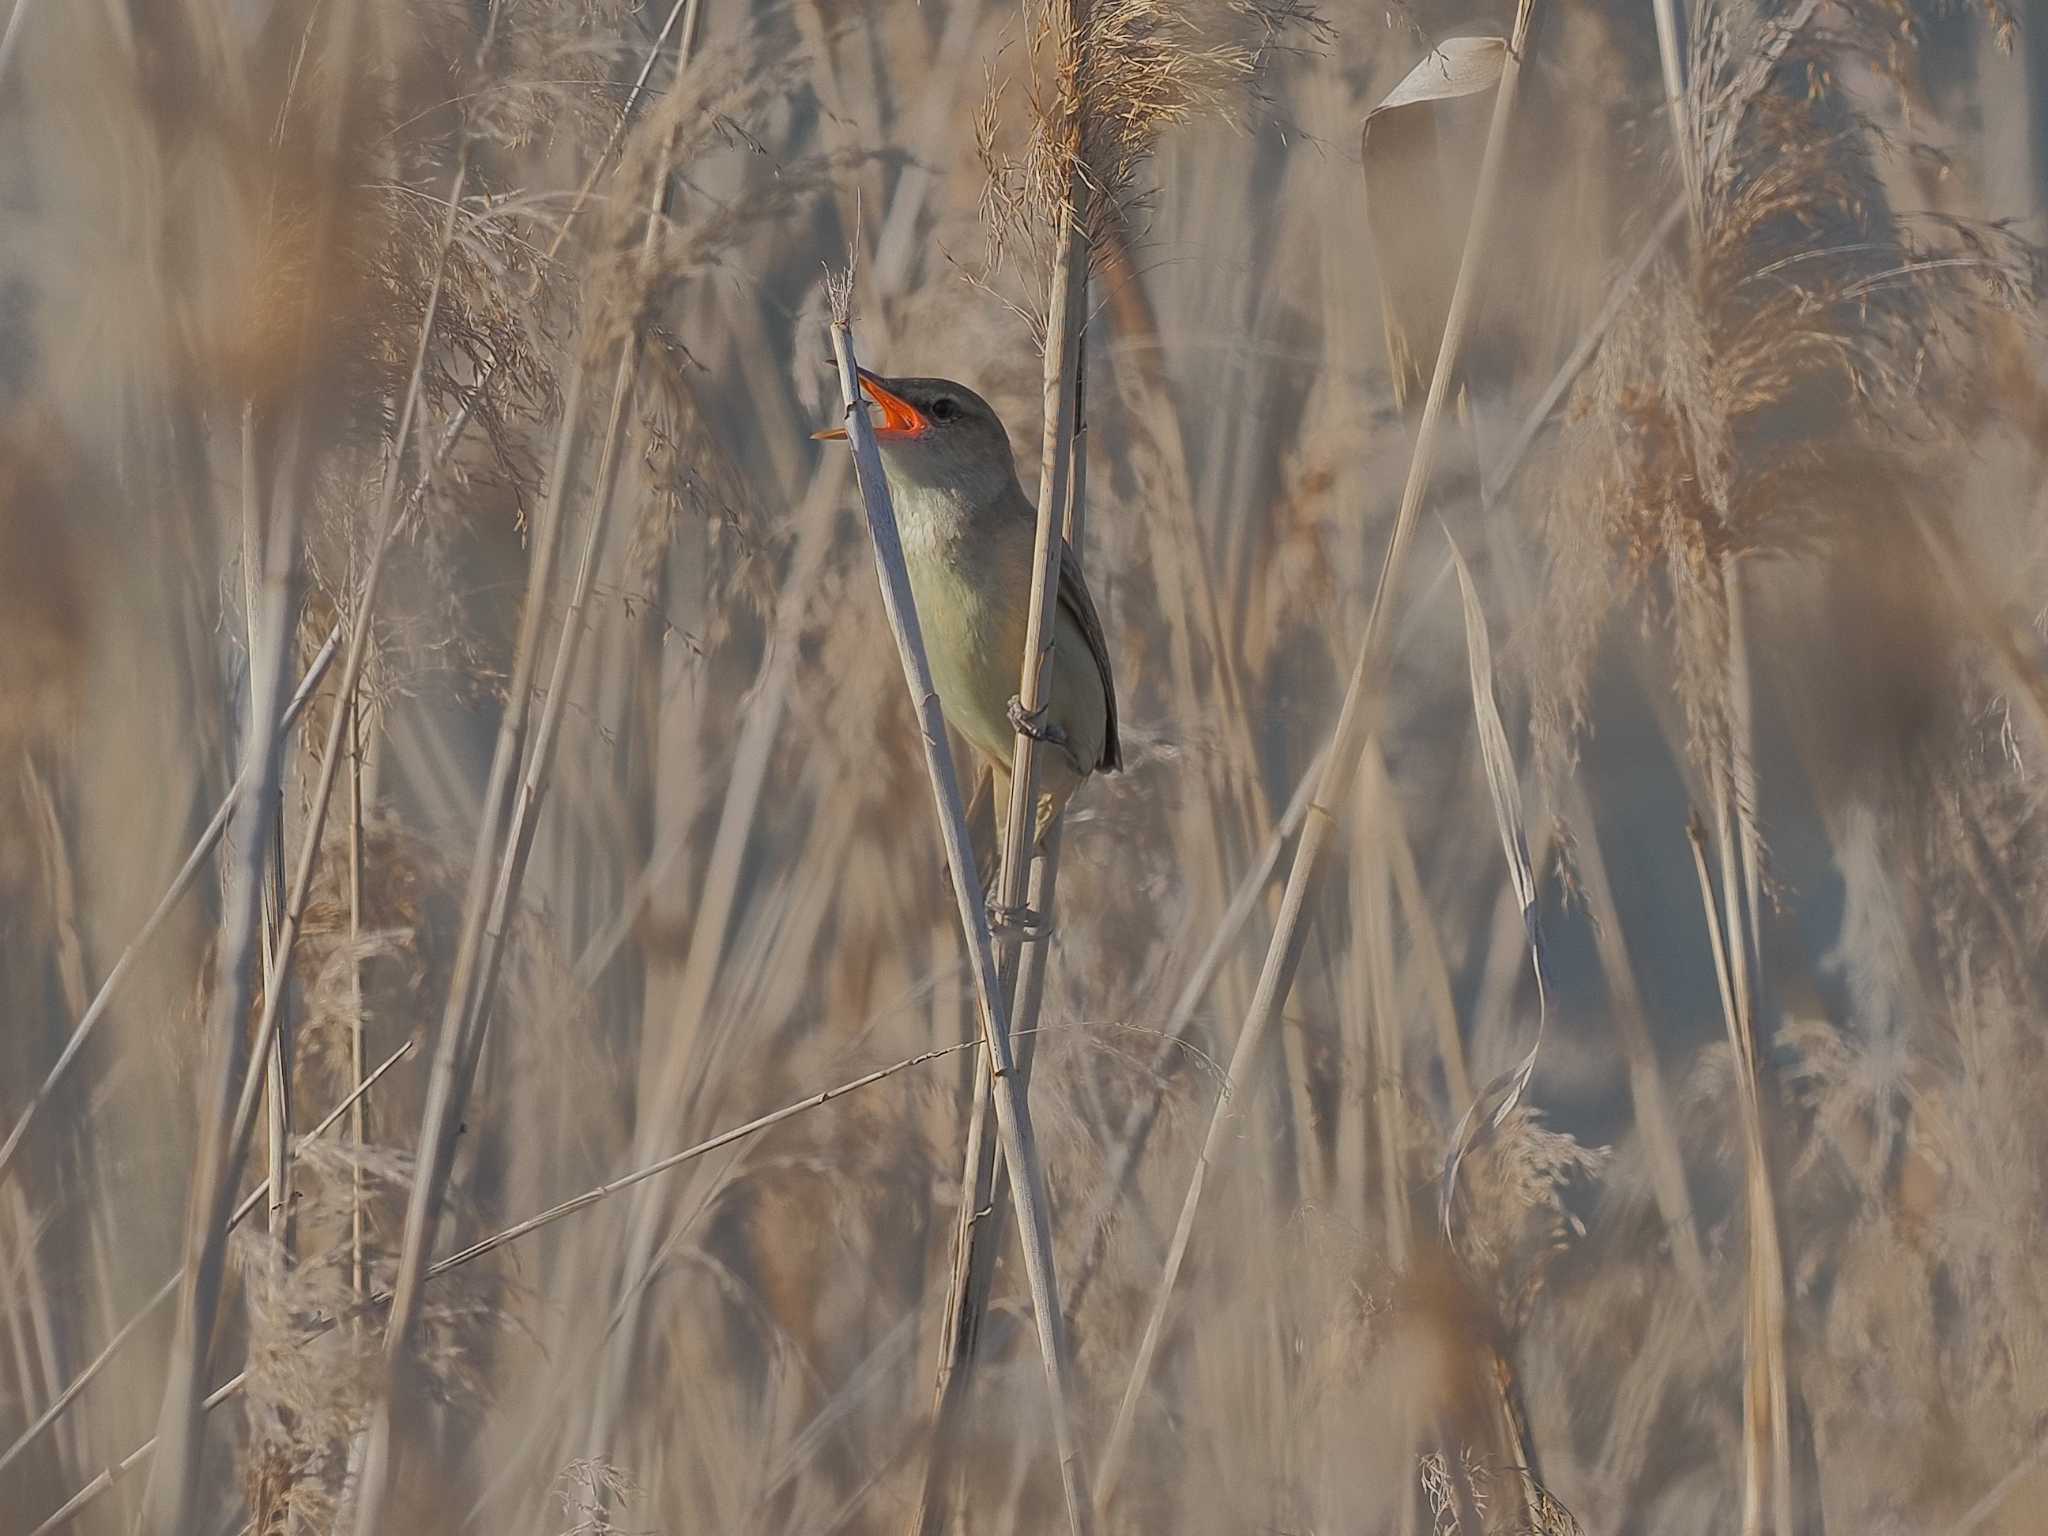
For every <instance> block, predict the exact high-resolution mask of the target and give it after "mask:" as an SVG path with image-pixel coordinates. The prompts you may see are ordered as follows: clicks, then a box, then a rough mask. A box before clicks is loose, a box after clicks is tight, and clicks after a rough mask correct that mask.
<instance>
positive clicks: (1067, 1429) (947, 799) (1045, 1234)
mask: <svg viewBox="0 0 2048 1536" xmlns="http://www.w3.org/2000/svg"><path fill="white" fill-rule="evenodd" d="M845 305H846V296H842V298H841V300H840V302H839V303H838V304H837V305H835V310H836V312H835V315H834V318H833V326H832V346H833V351H834V352H835V354H836V355H837V357H838V360H839V383H840V391H841V398H842V399H843V400H844V401H845V404H846V423H847V431H848V441H849V442H850V443H851V445H852V450H853V455H854V467H855V474H856V477H857V478H858V480H859V482H860V490H861V498H862V502H863V504H864V506H865V509H866V512H867V518H868V532H869V536H870V538H871V540H872V542H873V545H874V552H875V565H876V569H877V572H878V574H879V575H880V577H881V581H882V598H883V607H884V609H885V610H886V612H887V614H888V619H889V628H890V631H891V632H892V634H893V635H894V636H895V639H896V648H897V653H898V655H899V656H900V657H901V659H902V662H903V675H904V681H905V682H906V683H907V684H908V685H909V687H910V694H911V700H912V704H913V706H914V707H915V709H916V711H917V716H918V724H919V726H920V728H921V731H922V734H923V737H924V754H925V769H926V773H927V775H928V777H929V778H930V780H931V787H932V797H933V800H934V801H935V803H936V809H937V811H938V816H939V829H940V834H941V836H942V838H943V840H944V842H945V850H946V865H947V869H948V871H949V873H950V875H951V877H952V882H953V894H954V897H955V899H956V901H957V902H958V904H959V908H960V921H961V926H962V928H963V929H964V931H965V934H966V938H967V943H968V949H969V951H970V955H971V959H972V967H973V975H974V990H975V1003H976V1008H977V1011H978V1013H979V1015H980V1025H981V1033H982V1038H983V1040H984V1041H985V1042H986V1044H987V1048H988V1055H989V1058H990V1061H991V1071H990V1073H989V1079H990V1083H989V1090H990V1095H991V1098H992V1100H993V1103H994V1108H995V1112H996V1126H997V1130H998V1133H999V1135H1000V1138H1001V1147H1002V1154H1003V1158H1004V1161H1005V1162H1006V1163H1007V1164H1008V1165H1009V1168H1010V1173H1011V1178H1010V1200H1011V1209H1012V1211H1013V1213H1014V1214H1015V1216H1016V1219H1017V1231H1018V1236H1019V1238H1020V1240H1021V1242H1022V1244H1023V1249H1024V1268H1025V1274H1026V1278H1027V1281H1028V1284H1029V1288H1030V1292H1031V1309H1032V1314H1033V1316H1034V1318H1035V1320H1036V1322H1037V1327H1038V1341H1039V1355H1040V1360H1041V1364H1042V1365H1043V1367H1044V1371H1045V1379H1046V1388H1047V1393H1048V1396H1049V1397H1050V1400H1051V1411H1052V1429H1053V1444H1054V1447H1055V1449H1056V1451H1057V1454H1058V1456H1059V1462H1060V1484H1061V1488H1062V1491H1063V1492H1064V1494H1065V1497H1066V1509H1067V1523H1068V1528H1069V1529H1070V1531H1072V1533H1073V1536H1088V1533H1089V1532H1091V1531H1092V1530H1093V1529H1094V1515H1093V1506H1092V1504H1091V1503H1090V1500H1089V1495H1088V1481H1087V1474H1086V1471H1085V1469H1084V1468H1083V1467H1082V1465H1081V1458H1080V1450H1079V1447H1078V1446H1077V1444H1076V1443H1075V1440H1074V1432H1073V1425H1072V1423H1071V1421H1070V1419H1069V1417H1068V1401H1069V1389H1068V1378H1069V1367H1068V1363H1067V1352H1066V1350H1067V1346H1066V1336H1065V1329H1064V1327H1063V1325H1062V1321H1061V1316H1060V1309H1059V1295H1060V1293H1059V1284H1058V1280H1057V1278H1056V1276H1055V1274H1054V1271H1053V1258H1052V1228H1051V1224H1050V1221H1049V1219H1048V1213H1047V1210H1046V1204H1045V1176H1044V1172H1043V1170H1042V1169H1041V1167H1040V1165H1039V1161H1038V1149H1037V1146H1036V1143H1035V1140H1034V1138H1033V1135H1032V1130H1031V1117H1030V1111H1029V1108H1028V1106H1027V1104H1026V1102H1025V1098H1024V1095H1023V1092H1022V1085H1021V1084H1020V1083H1019V1081H1018V1075H1017V1071H1016V1062H1015V1058H1014V1056H1013V1054H1012V1051H1011V1046H1010V1033H1009V1021H1008V1019H1007V1017H1006V1016H1005V1010H1004V1006H1003V988H1002V983H1001V979H1000V978H999V976H998V974H997V971H996V963H995V948H994V944H993V941H992V939H991V937H990V933H989V923H988V913H987V910H986V909H985V907H984V905H983V901H982V896H981V892H980V890H979V889H978V887H977V882H976V881H975V878H974V860H973V857H972V854H971V851H970V846H969V840H968V835H967V814H966V807H965V805H964V804H963V802H962V800H961V798H960V784H959V780H958V779H957V778H956V777H955V775H954V771H953V750H952V747H951V745H950V744H949V742H948V740H947V737H946V727H945V721H944V719H943V717H942V716H941V715H940V713H939V699H938V693H937V690H936V689H935V688H934V687H933V685H932V677H931V666H930V663H929V662H928V661H927V660H926V658H925V649H924V636H923V633H922V631H921V630H920V629H919V627H918V619H917V608H916V605H915V603H914V601H913V600H912V598H911V595H910V575H909V572H908V570H907V568H906V567H905V565H904V563H903V546H902V542H901V539H900V538H899V537H898V534H897V531H896V513H895V509H894V507H893V505H892V504H891V502H890V498H889V487H888V481H887V479H886V478H885V476H884V475H883V473H882V461H881V457H880V454H879V452H878V451H877V449H876V447H875V439H874V433H873V429H872V428H871V427H870V426H869V424H868V420H867V416H866V414H865V412H864V411H863V410H862V409H861V406H860V403H859V402H860V399H861V395H860V382H859V375H858V373H857V371H856V368H855V363H854V352H853V336H852V333H851V331H850V330H849V328H848V323H847V316H846V308H845ZM1041 531H1043V525H1041ZM1019 776H1020V777H1021V776H1022V771H1021V769H1020V770H1019ZM1013 809H1014V802H1013ZM1018 849H1019V845H1018V844H1017V843H1014V842H1013V843H1012V844H1011V845H1010V850H1011V851H1010V852H1009V853H1008V854H1007V855H1006V857H1008V858H1009V859H1011V860H1013V861H1014V860H1017V859H1018V857H1019V853H1018Z"/></svg>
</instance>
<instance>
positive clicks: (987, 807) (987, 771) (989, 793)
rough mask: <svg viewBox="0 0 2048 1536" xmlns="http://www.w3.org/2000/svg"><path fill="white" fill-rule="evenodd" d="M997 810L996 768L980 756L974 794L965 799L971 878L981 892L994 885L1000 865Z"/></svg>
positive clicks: (999, 835) (1000, 839) (988, 891)
mask: <svg viewBox="0 0 2048 1536" xmlns="http://www.w3.org/2000/svg"><path fill="white" fill-rule="evenodd" d="M997 814H998V813H997V809H996V775H995V769H994V767H993V766H991V765H990V764H989V763H988V762H987V761H986V760H983V761H982V762H980V763H978V764H977V765H976V768H975V775H974V795H973V797H972V798H971V799H969V800H968V802H967V845H968V847H969V848H970V849H972V850H973V853H974V878H975V882H976V883H977V884H978V885H979V886H980V887H981V893H982V895H984V896H986V895H988V894H989V893H990V892H991V891H993V890H994V889H995V888H996V874H997V872H998V871H999V870H1000V869H1001V868H1002V834H1001V832H1000V831H999V830H998V828H997V825H996V821H997Z"/></svg>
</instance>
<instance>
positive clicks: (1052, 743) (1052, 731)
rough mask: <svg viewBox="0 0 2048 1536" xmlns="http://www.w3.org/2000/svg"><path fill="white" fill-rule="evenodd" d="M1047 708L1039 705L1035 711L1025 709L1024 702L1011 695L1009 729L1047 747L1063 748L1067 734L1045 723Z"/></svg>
mask: <svg viewBox="0 0 2048 1536" xmlns="http://www.w3.org/2000/svg"><path fill="white" fill-rule="evenodd" d="M1047 707H1048V706H1046V705H1044V704H1041V705H1039V706H1038V708H1036V709H1026V708H1025V707H1024V701H1023V700H1022V699H1020V698H1018V697H1017V696H1016V695H1015V694H1011V695H1010V709H1009V715H1010V728H1011V729H1012V730H1014V731H1015V732H1016V733H1017V734H1018V735H1019V736H1029V737H1030V738H1031V739H1032V740H1033V741H1042V742H1044V743H1045V744H1046V745H1047V746H1049V747H1064V746H1065V745H1066V744H1067V733H1066V732H1065V731H1063V730H1061V729H1060V728H1059V727H1058V726H1056V725H1047V724H1046V723H1045V714H1046V709H1047Z"/></svg>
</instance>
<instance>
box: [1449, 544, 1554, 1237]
mask: <svg viewBox="0 0 2048 1536" xmlns="http://www.w3.org/2000/svg"><path fill="white" fill-rule="evenodd" d="M1444 540H1445V542H1446V543H1448V544H1449V545H1450V549H1451V563H1452V564H1453V565H1454V566H1456V568H1457V572H1458V594H1459V597H1460V598H1461V599H1462V601H1463V604H1464V609H1465V652H1466V658H1467V663H1468V667H1469V671H1470V674H1471V683H1472V713H1473V717H1474V719H1475V721H1476V723H1477V727H1478V731H1479V756H1480V760H1481V761H1482V762H1483V763H1484V764H1485V766H1486V787H1487V790H1488V792H1489V794H1490V795H1491V796H1492V799H1493V817H1494V823H1495V825H1496V826H1497V827H1498V828H1499V831H1500V841H1501V851H1502V852H1503V853H1504V854H1505V855H1506V857H1507V865H1508V878H1509V880H1510V881H1511V882H1512V883H1513V885H1514V888H1515V901H1516V904H1517V905H1518V906H1519V907H1520V908H1521V913H1522V927H1523V930H1524V932H1525V933H1526V934H1527V935H1528V940H1529V959H1530V964H1531V966H1532V968H1533V969H1534V971H1535V974H1536V1038H1535V1039H1534V1040H1532V1041H1530V1042H1529V1050H1528V1054H1526V1055H1525V1056H1523V1057H1522V1059H1521V1060H1520V1061H1519V1062H1517V1063H1516V1064H1515V1065H1514V1066H1512V1067H1510V1068H1508V1070H1507V1071H1505V1072H1503V1073H1501V1074H1500V1075H1499V1076H1497V1077H1495V1078H1494V1079H1493V1080H1492V1081H1491V1082H1489V1083H1488V1084H1487V1085H1486V1086H1485V1087H1484V1088H1482V1089H1480V1091H1479V1096H1478V1097H1477V1098H1476V1099H1474V1100H1473V1101H1472V1104H1471V1105H1470V1107H1469V1108H1467V1109H1466V1111H1465V1113H1464V1115H1463V1116H1462V1117H1461V1118H1460V1119H1459V1121H1458V1126H1457V1129H1456V1130H1455V1131H1453V1132H1452V1133H1451V1150H1450V1152H1449V1154H1448V1155H1447V1156H1446V1157H1445V1158H1444V1166H1443V1174H1442V1177H1441V1179H1440V1181H1439V1184H1438V1192H1437V1220H1438V1223H1439V1224H1440V1225H1441V1227H1442V1228H1443V1233H1444V1237H1445V1239H1446V1240H1447V1241H1450V1240H1452V1231H1451V1210H1452V1206H1453V1204H1454V1203H1455V1202H1456V1200H1457V1194H1458V1166H1459V1164H1460V1163H1462V1162H1463V1161H1464V1160H1465V1158H1466V1157H1467V1156H1468V1155H1469V1154H1470V1153H1471V1152H1472V1151H1473V1149H1474V1148H1476V1147H1478V1146H1479V1145H1480V1144H1481V1143H1482V1142H1483V1141H1484V1140H1485V1139H1486V1138H1487V1137H1488V1136H1490V1135H1491V1134H1493V1132H1495V1131H1497V1130H1499V1129H1500V1128H1501V1126H1502V1125H1503V1124H1505V1123H1506V1121H1507V1119H1508V1117H1509V1116H1510V1115H1512V1114H1513V1113H1514V1112H1515V1110H1516V1108H1517V1107H1518V1106H1519V1105H1520V1104H1521V1102H1522V1095H1523V1094H1524V1093H1525V1092H1527V1090H1528V1087H1529V1078H1530V1076H1531V1075H1532V1074H1533V1073H1534V1072H1535V1070H1536V1055H1537V1053H1538V1052H1539V1051H1540V1050H1541V1049H1542V1048H1543V1026H1544V1022H1545V1020H1546V1019H1547V1018H1548V1016H1549V1012H1550V1002H1549V996H1548V987H1547V985H1546V981H1545V971H1546V967H1545V965H1544V962H1543V925H1542V923H1541V922H1540V921H1539V920H1538V917H1537V911H1536V871H1535V867H1534V865H1533V863H1532V861H1531V860H1530V858H1529V837H1528V832H1527V830H1526V828H1525V827H1524V825H1523V820H1522V784H1521V778H1520V776H1519V775H1518V774H1517V773H1516V771H1515V762H1514V757H1513V754H1512V753H1511V752H1510V751H1509V748H1508V735H1507V730H1506V728H1505V727H1504V726H1502V724H1501V719H1500V705H1499V703H1498V701H1497V700H1496V699H1495V697H1494V689H1493V644H1492V642H1491V641H1490V640H1489V639H1488V638H1487V633H1486V611H1485V609H1483V608H1482V607H1481V606H1480V604H1479V593H1478V590H1477V589H1476V588H1475V587H1474V586H1473V585H1472V572H1471V571H1470V570H1469V569H1468V568H1467V567H1466V565H1465V557H1464V555H1463V554H1462V553H1461V552H1460V551H1459V549H1458V543H1457V540H1455V539H1453V538H1452V537H1451V533H1450V530H1449V529H1448V528H1446V529H1445V530H1444Z"/></svg>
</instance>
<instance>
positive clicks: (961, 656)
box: [814, 368, 1123, 891]
mask: <svg viewBox="0 0 2048 1536" xmlns="http://www.w3.org/2000/svg"><path fill="white" fill-rule="evenodd" d="M860 380H861V385H862V388H863V389H864V390H865V391H866V393H867V396H868V398H869V399H870V400H872V401H873V402H874V403H875V404H876V405H877V406H878V407H880V409H881V417H882V419H881V421H880V422H879V423H878V424H877V425H876V427H875V441H876V445H877V446H878V447H879V449H880V450H881V455H882V468H883V470H884V471H885V472H886V473H887V475H888V477H889V490H890V493H891V497H892V499H893V501H894V502H895V506H896V523H897V528H898V530H899V531H900V532H901V534H902V538H903V557H904V563H905V564H906V565H907V566H908V567H909V569H910V590H911V594H912V596H913V597H914V598H915V599H916V601H917V617H918V622H919V625H920V626H921V627H922V629H923V631H924V644H925V652H926V655H927V656H928V658H929V659H930V661H931V668H932V681H933V683H934V684H935V685H936V686H937V688H938V691H939V707H940V709H941V710H943V711H944V713H945V716H946V718H947V719H948V720H949V721H950V722H952V725H953V727H954V729H956V730H958V731H959V732H960V734H961V735H962V736H964V737H966V738H967V741H968V743H969V744H970V745H972V746H973V747H974V749H975V751H976V752H977V753H979V754H980V755H981V757H982V758H983V759H984V760H985V761H986V762H987V764H988V765H989V767H990V769H991V770H992V772H991V774H990V775H989V777H988V778H987V779H986V780H984V783H983V786H982V787H983V788H986V789H989V790H992V792H993V799H992V802H991V800H990V797H989V796H987V795H984V794H982V793H981V792H979V791H977V793H976V796H975V805H974V806H973V807H972V808H971V809H970V812H969V821H970V823H971V824H972V828H973V831H974V841H975V864H976V873H977V875H978V876H979V877H980V879H981V883H982V889H983V890H984V891H986V890H987V889H988V888H989V887H990V885H991V884H992V882H993V880H994V877H995V869H996V862H995V854H996V849H997V839H996V832H995V827H996V824H997V822H998V821H999V820H1000V819H1001V818H1002V817H1003V816H1004V815H1005V814H1007V808H1008V806H1009V803H1010V765H1011V758H1012V755H1013V752H1014V749H1015V746H1016V737H1017V733H1018V731H1019V730H1020V729H1021V730H1023V731H1024V732H1025V733H1026V734H1027V735H1029V736H1031V737H1033V738H1034V739H1036V740H1039V741H1042V742H1044V743H1045V744H1046V746H1047V747H1048V748H1049V750H1047V751H1044V752H1041V753H1039V754H1038V818H1037V825H1036V826H1035V827H1034V829H1033V832H1032V837H1033V840H1034V842H1036V841H1037V840H1039V839H1042V838H1043V837H1044V836H1045V831H1046V828H1047V827H1048V826H1049V825H1050V824H1051V822H1052V818H1053V817H1054V816H1055V815H1057V814H1058V813H1059V810H1060V808H1061V807H1062V806H1064V805H1065V804H1066V803H1067V800H1068V798H1069V797H1070V796H1071V795H1072V794H1073V793H1074V791H1075V790H1077V789H1079V788H1080V787H1081V785H1082V784H1083V783H1084V782H1085V781H1086V780H1087V778H1088V776H1089V775H1090V774H1091V773H1093V772H1094V771H1095V770H1096V769H1098V768H1102V769H1107V770H1109V771H1111V772H1115V771H1116V770H1118V769H1120V768H1122V767H1123V747H1122V745H1121V744H1120V743H1119V742H1118V740H1117V730H1116V682H1115V679H1114V677H1113V676H1112V675H1111V672H1110V666H1109V647H1108V643H1107V642H1106V641H1105V639H1104V638H1103V633H1102V619H1101V617H1100V616H1099V615H1098V614H1097V613H1096V611H1095V599H1094V598H1093V597H1091V596H1090V595H1089V593H1088V583H1087V581H1086V580H1085V579H1084V578H1083V577H1082V575H1081V562H1080V560H1079V559H1078V558H1077V557H1076V556H1075V554H1074V551H1073V548H1072V546H1070V545H1069V544H1068V543H1067V541H1066V540H1065V539H1061V540H1060V547H1059V602H1058V608H1057V610H1056V622H1055V624H1054V628H1053V637H1052V638H1053V655H1054V662H1053V668H1052V695H1051V698H1050V699H1049V700H1048V701H1047V702H1046V704H1045V706H1044V708H1043V710H1042V712H1041V713H1040V714H1039V715H1038V716H1037V717H1036V718H1035V719H1034V718H1027V717H1026V716H1025V714H1024V712H1023V710H1022V707H1021V705H1020V703H1019V701H1018V698H1017V684H1018V673H1019V670H1020V668H1021V666H1022V663H1023V659H1024V639H1025V629H1026V626H1027V625H1028V624H1029V622H1030V611H1031V562H1032V550H1033V545H1034V543H1035V540H1036V537H1037V527H1038V513H1037V510H1036V509H1035V508H1034V507H1033V506H1032V504H1031V501H1030V499H1029V498H1028V497H1026V496H1025V494H1024V488H1023V487H1022V486H1021V485H1019V484H1018V483H1017V466H1016V462H1015V460H1014V459H1013V458H1012V456H1011V453H1010V436H1009V434H1008V433H1007V432H1005V431H1004V430H1003V423H1002V421H1001V420H1000V418H998V417H997V415H996V413H995V412H994V411H993V410H992V409H991V408H990V407H989V403H988V402H987V401H986V400H984V399H982V398H981V396H979V395H977V394H976V393H975V392H974V391H973V390H971V389H969V388H967V386H966V385H964V384H956V383H954V382H953V381H952V380H951V379H894V378H883V377H881V376H880V375H878V374H873V373H870V372H868V371H867V370H866V369H865V368H863V369H862V370H861V371H860ZM814 436H816V437H818V438H820V439H827V438H843V437H845V436H846V429H845V428H844V427H835V428H833V429H832V430H831V431H829V432H819V433H815V434H814Z"/></svg>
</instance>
